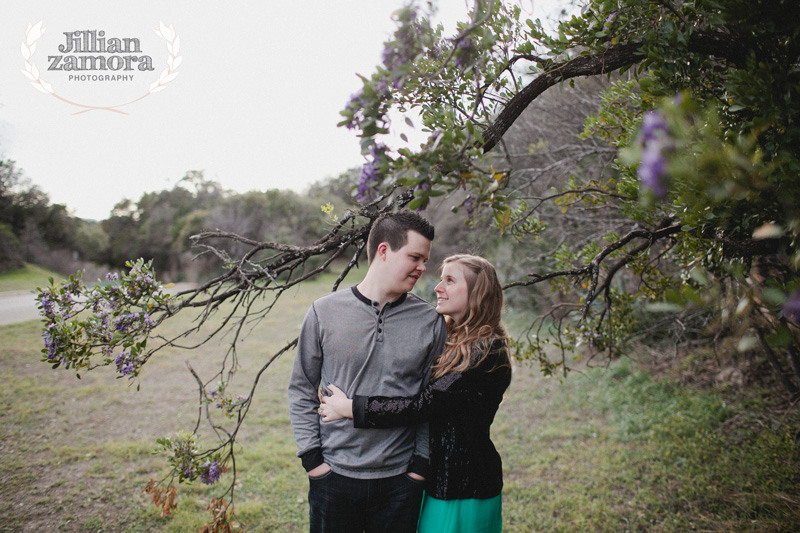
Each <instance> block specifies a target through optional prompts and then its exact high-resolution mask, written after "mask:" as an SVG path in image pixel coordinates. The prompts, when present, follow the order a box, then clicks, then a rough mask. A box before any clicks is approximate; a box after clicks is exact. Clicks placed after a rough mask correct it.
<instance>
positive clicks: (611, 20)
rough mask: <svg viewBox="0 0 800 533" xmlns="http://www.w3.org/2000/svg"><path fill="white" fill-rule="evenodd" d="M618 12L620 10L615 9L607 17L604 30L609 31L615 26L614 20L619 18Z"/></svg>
mask: <svg viewBox="0 0 800 533" xmlns="http://www.w3.org/2000/svg"><path fill="white" fill-rule="evenodd" d="M618 14H619V11H614V12H612V13H611V14H610V15H609V16H608V17H606V21H605V23H603V31H609V30H610V29H611V28H612V27H613V26H614V20H615V19H616V18H617V15H618Z"/></svg>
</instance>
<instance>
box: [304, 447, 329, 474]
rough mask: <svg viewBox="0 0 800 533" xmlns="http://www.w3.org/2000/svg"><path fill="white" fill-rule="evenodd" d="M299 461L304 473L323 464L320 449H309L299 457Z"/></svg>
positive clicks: (323, 460)
mask: <svg viewBox="0 0 800 533" xmlns="http://www.w3.org/2000/svg"><path fill="white" fill-rule="evenodd" d="M300 460H301V461H302V462H303V468H305V470H306V472H310V471H312V470H314V469H315V468H316V467H318V466H319V465H321V464H322V463H324V462H325V459H324V458H323V457H322V448H311V449H310V450H308V451H307V452H305V453H304V454H302V455H301V456H300Z"/></svg>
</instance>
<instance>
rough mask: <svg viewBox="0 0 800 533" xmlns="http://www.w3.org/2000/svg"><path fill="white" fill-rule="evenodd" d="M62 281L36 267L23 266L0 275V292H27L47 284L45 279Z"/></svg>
mask: <svg viewBox="0 0 800 533" xmlns="http://www.w3.org/2000/svg"><path fill="white" fill-rule="evenodd" d="M49 277H52V278H53V279H54V280H60V279H63V278H64V276H62V275H60V274H57V273H55V272H51V271H50V270H46V269H44V268H42V267H39V266H36V265H30V264H29V265H25V267H24V268H20V269H18V270H12V271H11V272H4V273H3V274H0V292H9V291H28V290H31V289H33V288H35V287H44V286H46V285H47V284H48V282H47V278H49Z"/></svg>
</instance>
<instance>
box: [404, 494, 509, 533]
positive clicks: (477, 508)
mask: <svg viewBox="0 0 800 533" xmlns="http://www.w3.org/2000/svg"><path fill="white" fill-rule="evenodd" d="M502 510H503V499H502V495H500V494H498V495H497V496H495V497H494V498H489V499H487V500H437V499H436V498H431V497H430V496H428V495H427V494H425V497H424V498H423V500H422V508H421V509H420V512H419V523H418V524H417V532H418V533H446V532H452V533H500V531H501V530H502V529H503V514H502Z"/></svg>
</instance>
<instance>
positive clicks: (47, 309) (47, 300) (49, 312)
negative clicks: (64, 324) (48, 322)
mask: <svg viewBox="0 0 800 533" xmlns="http://www.w3.org/2000/svg"><path fill="white" fill-rule="evenodd" d="M39 302H40V303H41V304H42V313H43V314H44V315H45V316H46V317H47V318H53V317H54V316H55V303H54V302H53V298H52V295H51V294H50V293H49V292H48V293H45V292H42V297H41V298H40V299H39Z"/></svg>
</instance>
